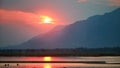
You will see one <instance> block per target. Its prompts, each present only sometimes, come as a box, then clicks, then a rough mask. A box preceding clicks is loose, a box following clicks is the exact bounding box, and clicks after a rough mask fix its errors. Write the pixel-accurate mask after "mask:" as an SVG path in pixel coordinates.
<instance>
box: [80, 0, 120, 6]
mask: <svg viewBox="0 0 120 68" xmlns="http://www.w3.org/2000/svg"><path fill="white" fill-rule="evenodd" d="M78 2H79V3H86V2H89V3H96V4H102V5H109V6H120V0H78Z"/></svg>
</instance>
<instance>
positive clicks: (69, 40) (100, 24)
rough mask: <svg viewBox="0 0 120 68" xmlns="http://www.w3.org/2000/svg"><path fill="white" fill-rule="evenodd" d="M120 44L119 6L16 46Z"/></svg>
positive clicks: (55, 46)
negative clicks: (108, 11)
mask: <svg viewBox="0 0 120 68" xmlns="http://www.w3.org/2000/svg"><path fill="white" fill-rule="evenodd" d="M114 46H120V8H118V9H117V10H115V11H112V12H110V13H106V14H104V15H96V16H92V17H89V18H88V19H87V20H83V21H77V22H75V23H73V24H71V25H68V26H66V27H64V28H62V29H56V28H55V29H54V30H52V31H50V32H49V33H47V34H45V35H43V36H37V37H35V38H33V39H31V40H29V41H28V42H25V43H23V44H22V45H20V46H16V47H17V48H30V49H32V48H33V49H37V48H77V47H90V48H94V47H97V48H99V47H114Z"/></svg>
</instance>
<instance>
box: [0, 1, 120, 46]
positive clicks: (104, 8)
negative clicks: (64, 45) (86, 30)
mask: <svg viewBox="0 0 120 68" xmlns="http://www.w3.org/2000/svg"><path fill="white" fill-rule="evenodd" d="M118 7H120V0H0V25H3V24H6V23H7V24H12V26H11V25H7V26H5V25H4V26H0V28H2V29H0V33H1V34H0V37H2V39H1V41H0V45H3V46H4V45H14V44H18V43H22V42H24V41H26V40H28V39H30V38H31V37H33V36H36V35H38V34H39V33H40V32H39V31H40V30H41V31H42V29H44V30H43V32H44V31H47V30H48V29H46V28H42V27H43V26H44V25H45V23H43V21H41V20H42V18H41V17H42V16H48V17H50V18H51V19H52V20H51V22H54V24H48V23H47V25H51V26H52V27H53V26H54V25H66V24H71V23H74V22H76V21H79V20H84V19H87V18H88V17H90V16H93V15H101V14H104V13H106V12H111V11H112V10H114V9H116V8H118ZM47 20H48V19H47ZM44 22H45V21H44ZM47 22H49V21H47ZM41 23H43V24H41ZM13 25H14V26H15V27H14V26H13ZM41 25H42V26H41ZM9 26H10V28H11V27H12V29H14V28H17V27H16V26H19V30H20V31H19V32H18V33H17V34H16V33H15V32H17V31H18V30H17V29H14V30H13V31H10V30H8V29H9ZM21 26H22V27H21ZM26 26H27V27H28V28H26ZM51 26H50V28H52V27H51ZM24 28H25V30H26V32H25V31H22V30H24ZM31 29H32V30H31ZM28 30H30V31H28ZM21 34H22V37H21V36H20V35H21ZM8 35H9V36H8ZM15 35H16V36H15ZM23 35H24V36H23ZM11 36H12V37H11ZM9 38H10V39H9Z"/></svg>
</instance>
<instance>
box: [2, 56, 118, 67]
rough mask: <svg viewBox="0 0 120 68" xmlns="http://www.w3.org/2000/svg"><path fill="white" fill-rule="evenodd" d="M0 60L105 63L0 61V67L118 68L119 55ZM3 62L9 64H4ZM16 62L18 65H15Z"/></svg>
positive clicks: (9, 58)
mask: <svg viewBox="0 0 120 68" xmlns="http://www.w3.org/2000/svg"><path fill="white" fill-rule="evenodd" d="M0 61H105V62H106V63H107V64H96V63H94V64H88V63H0V68H63V67H68V68H76V67H79V68H93V67H94V68H98V67H99V68H120V64H113V63H120V56H117V57H112V56H106V57H105V56H104V57H0ZM5 64H9V65H8V66H6V65H5ZM17 64H18V65H17Z"/></svg>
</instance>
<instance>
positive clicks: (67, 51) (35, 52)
mask: <svg viewBox="0 0 120 68" xmlns="http://www.w3.org/2000/svg"><path fill="white" fill-rule="evenodd" d="M0 56H120V47H111V48H61V49H58V48H57V49H0Z"/></svg>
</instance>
